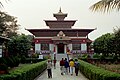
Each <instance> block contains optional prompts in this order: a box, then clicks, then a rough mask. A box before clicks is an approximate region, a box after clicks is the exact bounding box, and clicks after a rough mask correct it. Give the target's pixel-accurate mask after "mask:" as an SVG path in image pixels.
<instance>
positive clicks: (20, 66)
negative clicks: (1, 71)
mask: <svg viewBox="0 0 120 80" xmlns="http://www.w3.org/2000/svg"><path fill="white" fill-rule="evenodd" d="M28 65H31V64H19V66H18V67H14V68H9V72H12V71H14V70H16V69H20V68H22V67H24V66H28Z"/></svg>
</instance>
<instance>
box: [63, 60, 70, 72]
mask: <svg viewBox="0 0 120 80" xmlns="http://www.w3.org/2000/svg"><path fill="white" fill-rule="evenodd" d="M64 66H65V74H68V68H69V62H68V61H67V58H65V65H64Z"/></svg>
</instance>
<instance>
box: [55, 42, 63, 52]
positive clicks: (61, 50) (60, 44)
mask: <svg viewBox="0 0 120 80" xmlns="http://www.w3.org/2000/svg"><path fill="white" fill-rule="evenodd" d="M57 47H58V49H57V52H58V53H59V54H61V53H62V54H63V53H64V44H63V43H59V44H58V45H57Z"/></svg>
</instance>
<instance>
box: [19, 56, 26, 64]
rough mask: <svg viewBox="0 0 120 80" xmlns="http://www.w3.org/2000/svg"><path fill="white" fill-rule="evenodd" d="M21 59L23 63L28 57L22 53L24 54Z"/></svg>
mask: <svg viewBox="0 0 120 80" xmlns="http://www.w3.org/2000/svg"><path fill="white" fill-rule="evenodd" d="M20 61H21V63H23V64H24V63H25V61H26V57H25V56H24V55H22V56H21V60H20Z"/></svg>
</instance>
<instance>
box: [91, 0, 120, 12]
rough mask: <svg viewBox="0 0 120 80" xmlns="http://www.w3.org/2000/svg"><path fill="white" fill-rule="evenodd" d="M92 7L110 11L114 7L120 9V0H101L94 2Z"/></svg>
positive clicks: (94, 9)
mask: <svg viewBox="0 0 120 80" xmlns="http://www.w3.org/2000/svg"><path fill="white" fill-rule="evenodd" d="M90 9H92V10H93V11H102V12H106V11H107V12H108V11H111V10H113V9H117V10H118V11H119V10H120V0H100V1H98V2H97V3H95V4H93V5H92V6H91V7H90Z"/></svg>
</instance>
